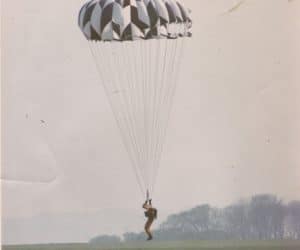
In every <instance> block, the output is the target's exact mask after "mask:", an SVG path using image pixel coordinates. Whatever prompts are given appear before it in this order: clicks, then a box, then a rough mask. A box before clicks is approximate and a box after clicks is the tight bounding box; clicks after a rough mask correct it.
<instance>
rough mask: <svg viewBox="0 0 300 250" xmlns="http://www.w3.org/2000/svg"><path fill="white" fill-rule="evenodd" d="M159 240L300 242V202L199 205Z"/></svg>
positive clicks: (172, 220) (174, 220)
mask: <svg viewBox="0 0 300 250" xmlns="http://www.w3.org/2000/svg"><path fill="white" fill-rule="evenodd" d="M154 235H155V238H156V240H282V239H293V240H300V201H291V202H289V203H287V204H285V203H284V202H283V201H282V200H281V199H279V198H278V197H276V196H275V195H270V194H263V195H255V196H253V197H251V198H250V199H246V200H240V201H238V202H236V203H234V204H232V205H230V206H227V207H224V208H217V207H212V206H210V205H208V204H203V205H199V206H197V207H194V208H192V209H190V210H187V211H183V212H180V213H177V214H172V215H170V216H169V217H168V218H167V219H166V220H165V221H164V222H163V223H162V224H160V225H159V227H158V228H157V229H156V230H154ZM141 240H145V235H144V232H141V233H132V232H128V233H125V234H124V235H123V240H122V239H121V237H119V236H98V237H96V238H93V239H91V241H90V242H91V243H104V242H110V243H111V242H113V243H118V242H119V243H120V242H125V243H126V242H133V241H141Z"/></svg>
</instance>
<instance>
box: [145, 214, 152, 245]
mask: <svg viewBox="0 0 300 250" xmlns="http://www.w3.org/2000/svg"><path fill="white" fill-rule="evenodd" d="M152 223H153V220H152V219H148V220H147V222H146V224H145V232H146V233H147V235H148V240H152V238H153V237H152V233H151V230H150V227H151V225H152Z"/></svg>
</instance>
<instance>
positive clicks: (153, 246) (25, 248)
mask: <svg viewBox="0 0 300 250" xmlns="http://www.w3.org/2000/svg"><path fill="white" fill-rule="evenodd" d="M2 249H4V250H63V249H66V250H106V249H107V250H118V249H122V250H126V249H128V250H129V249H134V250H139V249H147V250H158V249H166V250H167V249H170V250H171V249H172V250H188V249H190V250H192V249H199V250H220V249H222V250H273V249H274V250H300V241H285V240H284V241H178V242H176V241H173V242H155V241H152V242H142V243H136V244H130V245H129V244H126V245H125V244H124V245H119V246H115V247H96V246H91V245H89V244H48V245H18V246H3V247H2Z"/></svg>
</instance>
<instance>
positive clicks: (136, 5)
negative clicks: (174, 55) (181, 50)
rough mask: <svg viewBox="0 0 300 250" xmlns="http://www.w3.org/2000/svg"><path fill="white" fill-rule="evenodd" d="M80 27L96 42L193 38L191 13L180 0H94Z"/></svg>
mask: <svg viewBox="0 0 300 250" xmlns="http://www.w3.org/2000/svg"><path fill="white" fill-rule="evenodd" d="M78 24H79V27H80V29H81V30H82V32H83V34H84V35H85V37H86V38H87V39H88V40H92V41H125V40H138V39H152V38H173V39H174V38H177V37H184V36H191V32H190V28H191V24H192V20H191V18H190V11H189V10H188V9H187V8H185V7H184V6H183V5H182V4H181V3H180V2H179V1H178V0H91V1H89V2H87V3H86V4H84V5H83V6H82V8H81V10H80V12H79V17H78Z"/></svg>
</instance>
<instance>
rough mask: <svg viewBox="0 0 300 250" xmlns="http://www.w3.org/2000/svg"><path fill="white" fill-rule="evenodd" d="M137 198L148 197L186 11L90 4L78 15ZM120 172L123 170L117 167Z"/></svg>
mask: <svg viewBox="0 0 300 250" xmlns="http://www.w3.org/2000/svg"><path fill="white" fill-rule="evenodd" d="M78 23H79V27H80V29H81V30H82V32H83V34H84V35H85V37H86V38H87V40H88V44H89V46H90V49H91V52H92V55H93V57H94V59H95V62H96V67H97V70H98V73H99V76H100V82H101V83H102V85H103V86H104V90H105V92H106V95H107V97H108V100H109V103H110V105H111V107H112V110H113V113H114V116H115V119H116V121H117V125H118V127H119V130H120V132H121V136H122V139H123V142H124V146H125V148H126V150H127V152H128V155H129V157H130V160H131V163H132V164H131V165H132V167H133V169H134V173H135V176H136V179H137V181H138V184H139V187H140V191H141V193H142V195H143V196H144V195H146V193H148V194H149V195H150V196H152V195H153V191H154V187H155V182H156V177H157V172H158V168H159V165H160V159H161V155H162V150H163V142H164V138H165V134H166V131H167V124H168V118H169V114H170V110H171V107H172V100H173V96H174V93H175V88H176V83H177V80H178V72H179V68H180V64H181V61H182V53H183V49H184V47H185V41H186V40H187V37H190V36H191V31H190V29H191V24H192V21H191V18H190V11H189V10H188V9H186V8H185V7H184V6H183V5H182V4H181V3H179V1H177V0H91V1H89V2H88V3H86V4H85V5H83V7H82V8H81V10H80V13H79V18H78ZM120 167H122V166H120Z"/></svg>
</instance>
